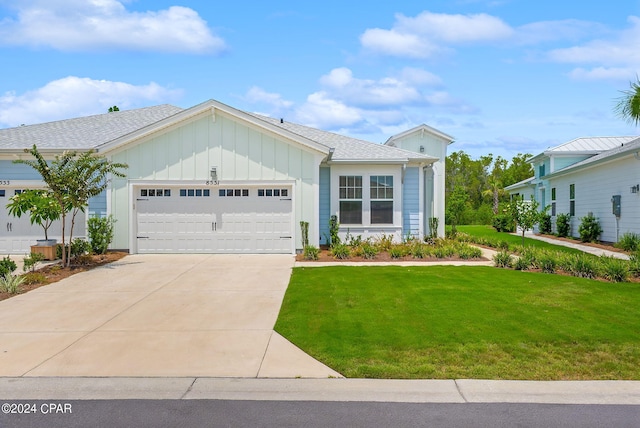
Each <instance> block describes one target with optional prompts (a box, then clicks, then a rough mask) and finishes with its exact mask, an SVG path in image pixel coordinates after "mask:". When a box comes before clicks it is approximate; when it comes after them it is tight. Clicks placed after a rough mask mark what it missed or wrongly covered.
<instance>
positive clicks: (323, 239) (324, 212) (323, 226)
mask: <svg viewBox="0 0 640 428" xmlns="http://www.w3.org/2000/svg"><path fill="white" fill-rule="evenodd" d="M330 217H331V168H327V167H322V168H320V228H319V229H320V231H319V235H320V236H319V240H320V244H322V245H329V238H328V236H329V219H330Z"/></svg>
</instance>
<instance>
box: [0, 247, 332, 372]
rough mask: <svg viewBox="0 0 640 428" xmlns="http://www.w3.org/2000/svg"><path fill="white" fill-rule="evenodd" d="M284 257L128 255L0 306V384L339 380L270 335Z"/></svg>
mask: <svg viewBox="0 0 640 428" xmlns="http://www.w3.org/2000/svg"><path fill="white" fill-rule="evenodd" d="M293 264H294V258H293V256H290V255H199V254H196V255H193V254H190V255H131V256H127V257H125V258H124V259H122V260H120V261H118V262H116V263H113V264H111V265H108V266H105V267H101V268H97V269H94V270H92V271H89V272H84V273H80V274H77V275H74V276H72V277H70V278H67V279H65V280H63V281H60V282H58V283H55V284H51V285H48V286H46V287H41V288H39V289H37V290H34V291H31V292H29V293H26V294H23V295H20V296H17V297H13V298H11V299H8V300H5V301H2V302H0V376H152V377H153V376H163V377H165V376H169V377H172V376H176V377H181V376H199V377H207V376H211V377H282V378H286V377H315V378H326V377H329V376H336V377H338V376H340V375H339V374H338V373H336V372H334V371H333V370H331V369H329V368H328V367H326V366H324V365H323V364H321V363H319V362H318V361H316V360H315V359H313V358H311V357H310V356H308V355H307V354H305V353H304V352H302V351H301V350H300V349H298V348H297V347H295V346H294V345H292V344H291V343H290V342H288V341H287V340H285V339H284V338H282V337H281V336H280V335H278V334H277V333H275V332H274V331H273V326H274V324H275V321H276V318H277V316H278V312H279V310H280V306H281V304H282V299H283V297H284V293H285V290H286V288H287V284H288V282H289V277H290V274H291V268H292V267H293Z"/></svg>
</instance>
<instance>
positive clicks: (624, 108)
mask: <svg viewBox="0 0 640 428" xmlns="http://www.w3.org/2000/svg"><path fill="white" fill-rule="evenodd" d="M620 92H622V96H621V97H620V98H618V100H617V102H616V105H615V106H614V108H613V109H614V111H615V113H616V114H617V115H618V117H620V118H621V119H623V120H625V121H626V122H628V123H630V124H632V125H636V126H637V125H638V124H639V123H640V79H638V77H636V81H635V82H630V83H629V89H627V90H626V91H620Z"/></svg>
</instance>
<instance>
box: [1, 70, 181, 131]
mask: <svg viewBox="0 0 640 428" xmlns="http://www.w3.org/2000/svg"><path fill="white" fill-rule="evenodd" d="M180 94H181V93H180V91H176V90H171V89H167V88H164V87H162V86H160V85H158V84H156V83H153V82H152V83H149V84H147V85H142V86H136V85H131V84H129V83H124V82H112V81H108V80H93V79H89V78H81V77H75V76H69V77H65V78H63V79H59V80H54V81H52V82H49V83H47V84H46V85H45V86H43V87H41V88H38V89H34V90H32V91H28V92H25V93H24V94H16V93H13V92H10V93H5V94H4V95H0V124H3V125H5V126H19V125H22V124H34V123H42V122H49V121H54V120H60V119H66V118H70V117H80V116H86V115H91V114H99V113H106V111H107V109H108V108H109V107H110V106H113V105H117V106H118V107H119V108H120V109H122V110H124V109H130V108H137V107H143V106H145V105H148V104H149V103H154V104H160V103H163V102H167V101H170V100H173V99H176V98H178V97H179V96H180Z"/></svg>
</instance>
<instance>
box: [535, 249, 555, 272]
mask: <svg viewBox="0 0 640 428" xmlns="http://www.w3.org/2000/svg"><path fill="white" fill-rule="evenodd" d="M537 265H538V267H539V268H540V269H541V270H542V272H544V273H555V272H556V269H557V267H558V260H557V259H556V256H555V255H554V254H551V253H548V252H544V253H542V254H541V255H540V256H539V257H538V260H537Z"/></svg>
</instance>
